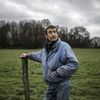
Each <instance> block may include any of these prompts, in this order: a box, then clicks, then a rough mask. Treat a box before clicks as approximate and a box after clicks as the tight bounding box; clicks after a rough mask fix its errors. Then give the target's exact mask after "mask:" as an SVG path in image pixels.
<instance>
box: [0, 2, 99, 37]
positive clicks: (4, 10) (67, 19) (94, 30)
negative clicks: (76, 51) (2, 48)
mask: <svg viewBox="0 0 100 100" xmlns="http://www.w3.org/2000/svg"><path fill="white" fill-rule="evenodd" d="M44 18H48V19H50V21H51V22H52V23H54V24H58V25H62V26H67V27H68V28H71V27H74V26H81V25H82V26H84V27H86V28H87V30H88V31H89V32H90V33H91V36H99V37H100V28H99V26H100V0H0V20H2V19H4V20H22V19H35V20H41V19H44Z"/></svg>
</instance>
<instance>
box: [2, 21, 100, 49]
mask: <svg viewBox="0 0 100 100" xmlns="http://www.w3.org/2000/svg"><path fill="white" fill-rule="evenodd" d="M50 24H52V23H51V22H50V20H49V19H43V20H39V21H36V20H22V21H19V22H14V21H13V22H9V21H7V22H6V21H0V48H41V47H42V46H43V43H44V41H45V28H46V27H47V26H48V25H50ZM56 26H57V28H58V30H59V36H60V38H61V39H62V40H63V41H65V42H68V43H69V44H70V45H71V46H72V47H75V48H100V43H99V42H100V38H99V37H94V38H90V33H89V32H88V31H87V29H86V28H85V27H83V26H77V27H74V28H72V29H70V31H68V28H67V27H61V26H59V25H56Z"/></svg>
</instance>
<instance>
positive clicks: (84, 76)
mask: <svg viewBox="0 0 100 100" xmlns="http://www.w3.org/2000/svg"><path fill="white" fill-rule="evenodd" d="M31 51H32V50H24V49H23V50H9V49H4V50H2V49H1V50H0V100H24V93H23V84H22V67H21V59H20V58H19V55H20V54H21V53H22V52H31ZM74 51H75V54H76V55H77V58H78V60H79V63H80V67H79V69H78V71H77V72H76V73H75V74H74V75H73V77H72V90H71V98H70V100H100V49H74ZM40 65H41V64H39V63H37V62H33V61H29V82H30V95H31V100H43V96H44V93H45V89H46V87H47V85H46V84H45V83H44V82H43V79H42V70H41V67H40Z"/></svg>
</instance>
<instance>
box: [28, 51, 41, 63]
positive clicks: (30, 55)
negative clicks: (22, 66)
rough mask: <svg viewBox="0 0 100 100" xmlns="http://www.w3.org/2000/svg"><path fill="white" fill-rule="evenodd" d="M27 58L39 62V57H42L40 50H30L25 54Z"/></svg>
mask: <svg viewBox="0 0 100 100" xmlns="http://www.w3.org/2000/svg"><path fill="white" fill-rule="evenodd" d="M27 58H29V59H31V60H34V61H37V62H40V63H41V59H42V50H40V51H38V52H31V53H28V54H27Z"/></svg>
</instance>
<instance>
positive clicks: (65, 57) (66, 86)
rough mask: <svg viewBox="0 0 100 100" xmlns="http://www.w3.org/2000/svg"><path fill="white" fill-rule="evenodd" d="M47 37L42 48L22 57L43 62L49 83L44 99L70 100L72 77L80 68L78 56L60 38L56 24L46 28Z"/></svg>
mask: <svg viewBox="0 0 100 100" xmlns="http://www.w3.org/2000/svg"><path fill="white" fill-rule="evenodd" d="M45 37H46V39H47V41H46V43H45V46H44V48H43V49H42V50H40V51H38V52H32V53H28V54H26V53H23V54H21V57H27V58H29V59H31V60H35V61H38V62H40V63H42V70H43V77H44V81H45V82H46V83H47V84H48V89H47V91H46V94H45V98H44V100H69V95H70V85H71V84H70V78H71V76H72V74H74V72H75V71H76V70H77V68H78V61H77V58H76V57H75V55H74V53H73V51H72V49H71V47H70V46H69V44H68V43H66V42H63V41H61V40H60V38H59V37H58V30H57V28H56V27H55V26H53V25H50V26H48V27H47V28H46V33H45Z"/></svg>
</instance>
